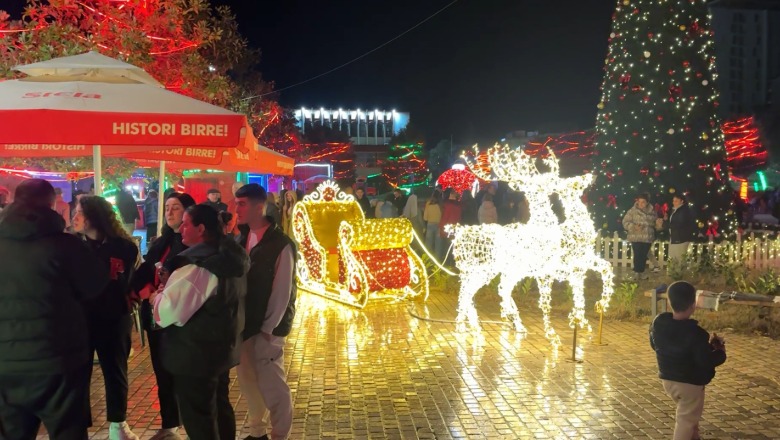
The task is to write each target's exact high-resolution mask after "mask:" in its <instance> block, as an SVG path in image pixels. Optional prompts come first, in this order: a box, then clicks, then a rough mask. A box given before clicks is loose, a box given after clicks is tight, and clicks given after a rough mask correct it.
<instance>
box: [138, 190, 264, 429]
mask: <svg viewBox="0 0 780 440" xmlns="http://www.w3.org/2000/svg"><path fill="white" fill-rule="evenodd" d="M224 228H225V225H224V223H223V222H222V221H221V220H220V214H219V213H218V212H217V211H215V210H214V209H213V208H212V207H210V206H205V205H195V206H190V207H189V208H187V211H186V212H185V213H184V218H183V220H182V224H181V239H182V243H183V244H184V245H185V246H189V247H188V249H186V250H185V251H183V252H181V253H180V254H179V255H178V256H176V257H174V259H173V260H172V261H171V262H170V263H169V264H167V265H166V267H165V269H166V270H167V271H170V276H167V275H165V274H164V275H163V284H162V285H161V286H160V289H158V291H157V292H156V293H154V294H153V295H152V297H151V298H150V302H151V303H152V306H153V307H154V320H155V322H156V323H157V324H158V325H159V326H160V327H162V330H160V333H161V335H162V340H161V345H162V364H163V367H164V368H165V369H166V370H167V371H169V372H170V373H171V374H172V375H173V387H174V390H175V392H176V398H177V400H178V402H179V409H180V410H181V419H182V422H183V423H184V429H186V430H187V436H188V438H190V439H192V440H220V439H223V440H224V439H235V438H236V418H235V413H234V412H233V407H232V406H231V404H230V396H229V389H230V374H229V373H230V369H231V368H233V367H234V366H236V365H238V361H239V359H240V347H241V332H242V331H243V329H244V305H243V303H244V297H245V295H246V287H247V286H246V273H247V271H248V270H249V257H248V256H247V254H246V252H245V251H244V250H243V249H242V248H241V246H239V245H238V244H237V243H236V242H235V241H234V240H232V239H228V238H226V236H225V234H224ZM165 278H167V280H166V279H165Z"/></svg>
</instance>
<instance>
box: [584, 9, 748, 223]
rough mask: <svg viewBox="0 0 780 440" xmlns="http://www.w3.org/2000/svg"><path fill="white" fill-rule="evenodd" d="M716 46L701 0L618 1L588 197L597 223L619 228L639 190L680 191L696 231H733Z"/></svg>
mask: <svg viewBox="0 0 780 440" xmlns="http://www.w3.org/2000/svg"><path fill="white" fill-rule="evenodd" d="M713 45H714V40H713V38H712V33H711V31H710V28H709V17H708V12H707V5H706V2H705V0H619V1H618V2H617V8H616V10H615V14H614V16H613V25H612V32H611V34H610V36H609V53H608V55H607V57H606V60H605V74H604V83H603V86H602V92H603V95H602V99H601V102H599V104H598V106H597V107H598V117H597V121H596V130H597V138H596V142H595V151H596V154H595V156H594V161H593V162H594V163H593V167H594V171H595V172H596V173H597V178H596V183H595V187H594V190H593V191H592V193H591V195H590V196H589V199H590V202H591V203H593V206H594V208H595V218H596V224H597V225H598V226H599V227H601V228H604V229H609V230H615V229H617V228H618V225H617V223H618V219H619V218H621V217H622V215H623V214H624V213H625V212H626V210H627V209H628V208H630V207H631V206H632V204H633V203H634V198H635V196H636V195H637V194H639V193H641V192H648V193H650V194H651V197H652V198H653V201H654V202H655V201H658V202H664V201H668V199H670V198H671V195H672V194H674V193H683V194H686V195H687V196H688V199H689V202H690V205H691V206H692V208H693V211H694V215H695V217H696V219H697V224H699V225H700V229H701V231H700V232H704V230H706V229H711V228H712V227H713V226H715V225H718V227H719V228H720V229H721V230H722V231H724V232H727V233H731V232H735V230H736V222H735V221H734V220H735V219H734V216H733V215H732V214H733V213H732V211H731V197H732V194H731V193H732V190H731V188H730V187H729V185H728V176H727V175H726V174H727V171H726V170H727V167H726V151H725V149H724V137H723V132H722V131H721V128H720V123H719V121H718V118H717V116H716V108H717V106H718V93H717V90H716V88H715V80H716V78H717V75H716V72H715V58H714V47H713Z"/></svg>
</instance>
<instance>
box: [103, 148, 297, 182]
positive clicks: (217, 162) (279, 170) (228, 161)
mask: <svg viewBox="0 0 780 440" xmlns="http://www.w3.org/2000/svg"><path fill="white" fill-rule="evenodd" d="M111 156H114V155H113V154H112V155H111ZM117 156H121V157H125V158H128V159H132V160H135V161H136V162H138V163H139V164H140V165H142V166H152V165H156V164H157V162H162V161H164V162H165V163H166V164H167V166H168V168H171V169H176V170H187V169H202V168H211V169H218V170H220V171H226V172H242V173H260V174H275V175H278V176H292V175H293V166H294V165H295V161H294V160H293V159H292V158H290V157H287V156H285V155H283V154H281V153H277V152H275V151H273V150H271V149H268V148H266V147H262V146H259V145H258V146H255V147H254V148H252V149H250V150H248V151H246V152H244V151H239V150H237V149H231V150H224V149H220V148H208V147H181V148H170V149H167V150H157V151H145V152H135V153H127V154H121V155H117Z"/></svg>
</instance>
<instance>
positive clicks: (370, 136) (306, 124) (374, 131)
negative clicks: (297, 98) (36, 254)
mask: <svg viewBox="0 0 780 440" xmlns="http://www.w3.org/2000/svg"><path fill="white" fill-rule="evenodd" d="M294 114H295V119H296V120H297V125H298V128H300V130H301V133H303V134H306V130H310V129H312V128H314V127H316V126H318V125H320V126H326V127H329V128H332V129H335V130H339V131H342V132H344V133H347V135H349V137H350V139H351V140H352V144H354V145H387V143H388V142H390V138H392V137H393V136H395V135H397V134H398V133H400V132H401V130H403V129H404V128H406V126H407V124H409V113H405V112H397V111H395V110H390V111H387V110H361V109H357V110H344V109H337V110H333V109H324V108H319V109H311V108H305V107H301V108H299V109H297V110H295V111H294Z"/></svg>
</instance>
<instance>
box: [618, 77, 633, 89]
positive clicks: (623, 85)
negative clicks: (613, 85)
mask: <svg viewBox="0 0 780 440" xmlns="http://www.w3.org/2000/svg"><path fill="white" fill-rule="evenodd" d="M629 82H631V75H630V74H628V73H624V74H622V75H620V87H621V88H623V89H624V90H625V89H628V83H629Z"/></svg>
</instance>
